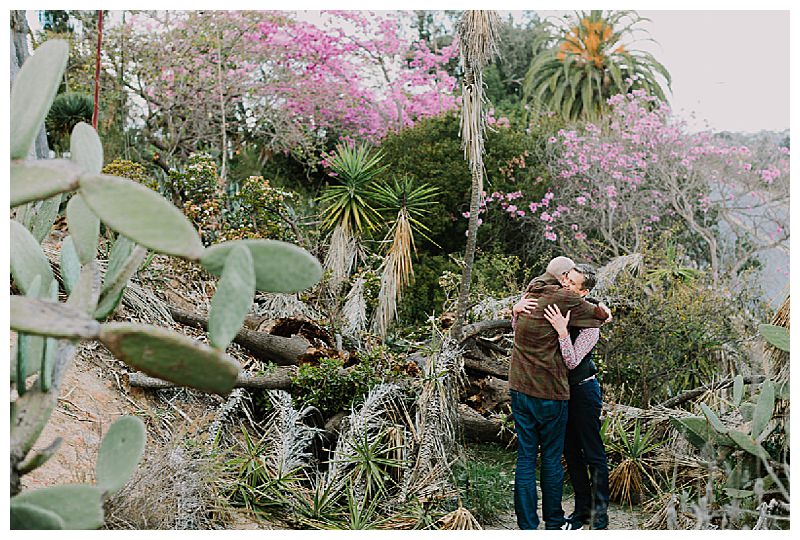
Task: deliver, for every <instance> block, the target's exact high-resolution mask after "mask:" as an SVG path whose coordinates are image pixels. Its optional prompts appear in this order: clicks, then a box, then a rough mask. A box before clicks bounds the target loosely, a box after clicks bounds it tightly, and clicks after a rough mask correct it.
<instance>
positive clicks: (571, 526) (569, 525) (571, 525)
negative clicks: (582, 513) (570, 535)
mask: <svg viewBox="0 0 800 540" xmlns="http://www.w3.org/2000/svg"><path fill="white" fill-rule="evenodd" d="M581 528H583V523H581V522H580V521H573V520H572V519H571V518H567V521H565V522H564V524H563V525H562V526H561V530H562V531H577V530H578V529H581Z"/></svg>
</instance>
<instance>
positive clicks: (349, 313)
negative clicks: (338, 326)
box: [342, 276, 367, 337]
mask: <svg viewBox="0 0 800 540" xmlns="http://www.w3.org/2000/svg"><path fill="white" fill-rule="evenodd" d="M342 319H344V326H343V328H342V332H343V333H344V334H345V335H348V336H352V337H355V336H356V335H357V334H358V333H359V332H361V331H363V330H364V329H366V325H367V300H366V298H365V297H364V276H359V277H358V278H356V280H355V282H354V283H353V286H352V287H351V288H350V292H348V293H347V297H346V298H345V302H344V307H343V308H342Z"/></svg>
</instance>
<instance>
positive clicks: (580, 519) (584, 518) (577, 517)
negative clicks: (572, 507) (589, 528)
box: [567, 512, 592, 525]
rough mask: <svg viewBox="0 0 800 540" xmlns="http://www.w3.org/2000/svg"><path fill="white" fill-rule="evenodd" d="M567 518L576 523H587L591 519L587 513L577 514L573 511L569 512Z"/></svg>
mask: <svg viewBox="0 0 800 540" xmlns="http://www.w3.org/2000/svg"><path fill="white" fill-rule="evenodd" d="M567 519H568V520H570V521H574V522H576V523H580V524H581V525H588V524H589V522H591V521H592V518H591V516H589V514H578V513H575V512H573V513H571V514H570V515H569V517H568V518H567Z"/></svg>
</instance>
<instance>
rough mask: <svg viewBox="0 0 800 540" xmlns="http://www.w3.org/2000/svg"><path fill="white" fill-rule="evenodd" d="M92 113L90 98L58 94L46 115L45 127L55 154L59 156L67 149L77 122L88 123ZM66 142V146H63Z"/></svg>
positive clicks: (82, 95)
mask: <svg viewBox="0 0 800 540" xmlns="http://www.w3.org/2000/svg"><path fill="white" fill-rule="evenodd" d="M93 111H94V102H93V101H92V97H91V96H89V95H87V94H82V93H80V92H67V93H64V94H59V95H57V96H56V98H55V99H54V100H53V104H52V105H51V106H50V110H49V111H48V113H47V118H46V120H45V127H46V128H47V134H48V135H49V136H50V144H52V145H53V146H54V147H55V149H56V151H57V153H58V154H61V153H63V152H64V151H66V150H67V149H68V148H69V134H70V133H72V128H74V127H75V126H76V125H78V123H79V122H85V123H87V124H88V123H90V122H91V121H92V113H93ZM64 141H67V144H66V145H65V144H64Z"/></svg>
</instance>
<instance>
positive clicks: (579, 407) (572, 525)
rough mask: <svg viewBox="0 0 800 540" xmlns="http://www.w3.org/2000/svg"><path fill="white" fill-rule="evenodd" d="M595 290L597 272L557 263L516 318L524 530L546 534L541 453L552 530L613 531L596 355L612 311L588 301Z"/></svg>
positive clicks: (513, 384) (514, 362) (517, 502)
mask: <svg viewBox="0 0 800 540" xmlns="http://www.w3.org/2000/svg"><path fill="white" fill-rule="evenodd" d="M595 283H596V276H595V270H594V268H593V267H591V266H589V265H586V264H579V265H575V263H574V262H573V261H572V260H571V259H569V258H568V257H556V258H555V259H553V260H552V261H550V263H549V264H548V265H547V271H546V272H545V273H544V274H542V275H541V276H538V277H536V278H534V279H533V280H532V281H531V282H530V284H529V285H528V288H527V289H526V291H525V293H524V294H523V295H522V299H521V300H520V301H519V302H517V303H516V304H515V305H514V307H513V310H512V313H513V319H512V322H513V326H514V349H513V352H512V354H511V367H510V369H509V374H508V382H509V388H510V390H511V410H512V412H513V414H514V423H515V425H516V429H517V447H518V450H517V468H516V474H515V479H514V509H515V511H516V515H517V524H518V525H519V528H520V529H536V528H538V526H539V515H538V513H537V500H538V497H537V493H536V466H537V456H538V455H539V454H540V453H541V491H542V518H543V520H544V522H545V528H547V529H580V528H581V527H582V526H583V525H589V526H590V527H591V528H593V529H606V528H608V498H609V494H608V463H607V460H606V454H605V450H604V448H603V441H602V438H601V436H600V412H601V409H602V401H601V399H600V385H599V384H598V381H597V379H596V377H595V373H597V368H596V367H595V365H594V362H593V361H592V350H593V349H594V346H595V345H596V344H597V340H598V338H599V336H600V329H599V327H600V326H601V325H602V324H604V323H605V322H608V321H610V320H611V311H610V310H609V309H608V307H606V306H604V305H603V304H594V303H592V302H589V301H587V300H586V295H587V294H588V293H589V291H590V290H591V289H592V287H594V285H595ZM562 454H563V455H564V457H565V459H566V462H567V469H568V471H569V476H570V479H571V481H572V486H573V488H574V490H575V511H574V512H573V513H572V515H570V516H569V517H565V516H564V510H563V508H562V507H561V495H562V491H563V486H564V469H563V467H562V465H561V455H562Z"/></svg>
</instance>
